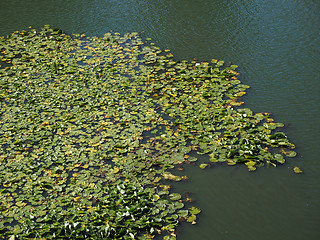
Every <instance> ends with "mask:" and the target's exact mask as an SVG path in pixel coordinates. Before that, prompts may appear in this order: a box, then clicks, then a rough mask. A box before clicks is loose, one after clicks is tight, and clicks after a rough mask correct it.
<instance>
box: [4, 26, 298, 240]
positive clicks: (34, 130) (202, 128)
mask: <svg viewBox="0 0 320 240" xmlns="http://www.w3.org/2000/svg"><path fill="white" fill-rule="evenodd" d="M0 63H1V67H0V76H1V78H0V126H1V128H0V146H1V148H0V182H1V185H0V209H1V212H2V215H1V216H0V236H1V237H4V238H8V237H10V236H16V237H18V238H28V237H37V238H48V239H52V238H68V239H72V238H92V239H95V238H105V239H119V238H123V239H131V238H139V239H145V238H152V237H153V235H155V234H160V233H164V234H165V233H167V235H166V236H164V239H174V238H175V233H174V231H175V227H176V226H177V224H178V222H179V220H180V221H182V220H187V221H189V222H192V223H195V220H196V214H198V213H199V212H200V210H199V209H197V208H195V207H191V208H189V209H187V208H186V207H185V204H184V202H185V201H187V199H184V198H182V197H181V195H179V194H177V193H172V192H170V186H168V185H165V184H164V182H162V181H161V180H163V179H166V180H173V181H180V180H184V179H187V176H176V175H173V174H172V173H171V172H170V169H171V168H174V167H175V166H176V165H178V164H182V163H190V162H194V161H196V160H197V158H196V157H194V156H193V157H191V154H192V155H195V153H198V154H208V155H210V160H211V161H212V162H213V163H210V164H215V163H214V162H224V161H226V162H227V163H228V164H230V165H232V164H236V163H245V164H246V165H247V166H248V168H249V170H254V169H255V168H256V166H260V165H263V164H265V163H267V164H272V165H274V166H275V165H276V164H277V163H283V162H284V157H283V155H287V156H289V157H293V156H295V152H293V151H291V150H290V149H292V148H294V145H293V144H291V143H290V142H289V141H288V139H287V137H286V135H285V134H284V133H282V132H275V130H274V129H276V128H277V127H282V126H283V124H281V123H274V120H273V119H271V118H270V116H269V114H267V113H257V114H253V113H252V111H250V110H249V109H246V108H242V109H241V108H239V106H240V105H241V104H242V102H241V101H239V100H240V97H241V96H242V95H244V94H245V90H246V89H247V88H248V86H246V85H243V84H241V82H240V81H239V80H238V79H237V77H236V76H237V73H236V72H235V71H234V70H235V69H236V67H237V66H235V65H231V66H224V63H223V62H222V61H217V60H212V63H210V64H209V63H207V62H201V63H199V62H195V61H192V62H187V61H182V62H175V61H174V60H173V56H172V54H171V53H170V51H169V50H164V51H161V50H160V49H159V48H158V47H155V46H154V45H153V44H144V43H143V41H142V40H141V38H140V37H139V36H138V34H137V33H130V34H126V35H124V36H121V35H120V34H117V33H106V34H105V36H104V37H101V38H98V37H91V38H88V37H86V36H84V35H66V34H64V33H63V32H62V31H60V30H58V29H51V28H50V27H49V26H45V27H44V28H43V29H42V30H41V31H36V30H35V29H29V30H28V31H21V32H14V33H13V34H11V35H9V36H5V37H1V38H0ZM272 148H275V149H278V150H273V151H270V149H272ZM207 165H208V163H205V164H201V165H200V167H202V168H204V167H205V166H207Z"/></svg>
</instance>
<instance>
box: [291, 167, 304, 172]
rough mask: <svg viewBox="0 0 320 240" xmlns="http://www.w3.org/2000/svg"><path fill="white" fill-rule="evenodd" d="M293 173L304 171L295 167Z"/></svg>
mask: <svg viewBox="0 0 320 240" xmlns="http://www.w3.org/2000/svg"><path fill="white" fill-rule="evenodd" d="M293 171H294V172H295V173H303V171H302V170H301V169H300V168H299V167H294V168H293Z"/></svg>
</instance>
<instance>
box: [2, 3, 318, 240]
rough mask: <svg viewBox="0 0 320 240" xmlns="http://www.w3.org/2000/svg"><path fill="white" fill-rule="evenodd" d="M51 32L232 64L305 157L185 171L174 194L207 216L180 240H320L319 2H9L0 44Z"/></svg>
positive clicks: (258, 108) (256, 107)
mask: <svg viewBox="0 0 320 240" xmlns="http://www.w3.org/2000/svg"><path fill="white" fill-rule="evenodd" d="M45 24H50V25H51V26H53V27H58V28H61V29H63V30H65V31H67V32H69V33H85V34H87V35H89V36H102V35H103V34H104V33H105V32H107V31H110V30H114V31H116V32H120V33H126V32H132V31H134V32H143V33H142V35H143V36H144V37H151V38H152V39H153V41H154V42H155V44H156V45H157V46H159V47H161V48H162V49H165V48H169V49H171V50H172V53H173V54H174V56H175V58H176V60H182V59H186V60H190V59H192V58H197V59H199V60H210V59H212V58H215V59H219V60H225V61H227V62H232V63H233V64H236V65H239V71H240V72H241V80H242V81H243V82H244V83H245V84H248V85H250V86H251V89H250V90H249V91H248V95H247V96H246V97H245V98H244V100H245V102H246V104H245V106H246V107H249V108H251V109H252V110H253V111H255V112H271V113H273V117H274V118H275V119H276V121H279V122H283V123H286V124H288V128H287V129H286V133H287V134H288V135H289V138H290V140H291V141H292V142H293V143H294V144H296V146H297V149H296V150H297V152H298V153H299V156H298V157H296V158H294V159H289V161H288V162H287V163H286V164H284V165H283V166H281V167H278V168H267V167H265V168H260V169H258V170H257V171H256V172H253V173H250V172H247V170H246V168H245V166H236V167H228V166H218V167H214V168H210V169H206V170H201V169H200V168H199V167H196V166H187V167H185V170H184V172H182V173H183V174H185V175H188V176H189V177H190V180H189V181H188V182H183V183H177V184H174V188H175V190H176V191H178V192H181V193H184V192H191V196H192V197H193V198H194V199H195V200H196V202H195V204H196V205H197V206H199V207H200V208H201V209H202V213H201V214H200V216H199V220H198V224H197V225H194V226H193V225H190V224H185V223H183V224H182V225H181V227H180V228H179V229H178V230H179V232H178V239H181V240H193V239H208V240H211V239H218V240H227V239H232V240H251V239H254V240H256V239H258V240H269V239H272V240H286V239H288V240H300V239H306V240H317V239H320V228H319V222H320V161H319V160H320V159H319V156H320V137H319V136H320V130H319V126H320V107H319V102H320V71H319V65H320V64H319V63H320V61H319V57H320V38H319V33H320V1H318V0H308V1H307V0H270V1H266V0H233V1H231V0H201V1H195V0H144V1H142V0H141V1H139V0H126V1H124V0H92V1H88V0H55V1H50V0H1V1H0V35H5V34H9V33H11V32H13V31H16V30H22V29H27V28H28V27H29V26H32V27H35V28H41V27H43V25H45ZM293 166H299V167H300V168H301V169H302V170H303V171H304V173H303V174H302V175H297V174H294V173H293V172H292V167H293Z"/></svg>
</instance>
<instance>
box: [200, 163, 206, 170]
mask: <svg viewBox="0 0 320 240" xmlns="http://www.w3.org/2000/svg"><path fill="white" fill-rule="evenodd" d="M207 166H208V164H206V163H202V164H200V168H201V169H205V168H206V167H207Z"/></svg>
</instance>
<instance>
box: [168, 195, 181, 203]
mask: <svg viewBox="0 0 320 240" xmlns="http://www.w3.org/2000/svg"><path fill="white" fill-rule="evenodd" d="M169 197H170V199H171V200H174V201H176V200H179V199H181V195H180V194H179V193H171V194H170V195H169Z"/></svg>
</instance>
